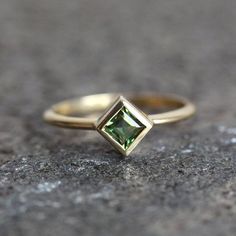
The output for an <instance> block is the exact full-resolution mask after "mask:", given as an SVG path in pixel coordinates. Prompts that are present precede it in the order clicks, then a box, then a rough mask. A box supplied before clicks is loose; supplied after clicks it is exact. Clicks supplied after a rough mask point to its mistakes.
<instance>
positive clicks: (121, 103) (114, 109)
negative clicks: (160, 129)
mask: <svg viewBox="0 0 236 236" xmlns="http://www.w3.org/2000/svg"><path fill="white" fill-rule="evenodd" d="M122 107H126V108H127V109H128V110H129V112H130V113H131V114H132V115H133V116H134V117H135V118H136V119H138V120H139V121H140V122H141V123H142V124H143V125H144V126H145V128H144V129H143V131H142V132H141V133H140V134H139V135H138V137H137V138H136V139H135V141H134V142H133V143H132V144H131V145H130V147H129V148H128V149H126V150H125V149H124V148H123V147H122V146H121V145H120V144H119V143H118V142H117V141H116V140H114V139H113V138H112V137H111V136H110V135H109V134H107V133H106V132H105V131H104V130H103V128H104V126H105V125H106V124H107V122H108V121H109V120H110V119H111V118H112V117H114V116H115V115H116V114H117V113H118V112H119V111H120V109H121V108H122ZM152 127H153V122H152V121H151V120H150V119H149V118H148V117H147V116H146V115H145V114H144V113H143V112H142V111H140V110H139V109H138V108H136V107H135V106H134V105H133V104H132V103H130V102H129V101H128V100H127V99H125V98H124V97H123V96H119V97H118V98H117V100H116V101H115V102H114V104H113V105H112V106H111V107H110V108H108V110H107V111H105V113H104V114H103V115H102V116H101V118H100V119H99V120H98V122H97V125H96V129H97V131H98V132H99V133H100V134H101V135H102V136H103V137H104V138H105V139H106V140H108V141H109V142H110V143H111V144H112V145H113V146H114V147H115V148H116V149H117V150H118V151H120V152H121V153H122V154H123V155H125V156H128V155H129V154H130V153H131V152H132V151H133V150H134V148H135V147H136V146H137V145H138V144H139V142H140V141H141V140H142V139H143V138H144V136H145V135H146V134H147V133H148V132H149V131H150V130H151V128H152Z"/></svg>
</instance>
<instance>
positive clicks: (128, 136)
mask: <svg viewBox="0 0 236 236" xmlns="http://www.w3.org/2000/svg"><path fill="white" fill-rule="evenodd" d="M145 128H146V127H145V126H144V125H143V124H142V123H141V122H140V121H139V120H138V119H136V118H135V117H134V116H133V115H132V114H131V112H130V111H129V110H128V109H127V108H126V107H122V108H121V109H120V110H119V111H118V113H117V114H115V115H114V116H113V117H112V118H111V119H110V120H109V121H108V122H107V124H106V125H105V126H104V128H103V130H104V131H105V132H106V133H107V134H109V135H110V136H111V137H112V138H113V139H114V140H115V141H116V142H118V143H119V144H120V145H121V146H122V147H123V148H124V150H127V149H128V148H129V147H130V145H131V144H132V143H133V142H134V141H135V139H136V138H137V137H138V136H139V134H140V133H141V132H142V131H143V130H144V129H145Z"/></svg>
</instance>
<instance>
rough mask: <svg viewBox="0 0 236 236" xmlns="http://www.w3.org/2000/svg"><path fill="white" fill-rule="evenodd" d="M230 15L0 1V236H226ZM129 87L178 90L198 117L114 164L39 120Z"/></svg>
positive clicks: (235, 159)
mask: <svg viewBox="0 0 236 236" xmlns="http://www.w3.org/2000/svg"><path fill="white" fill-rule="evenodd" d="M235 23H236V1H235V0H224V1H222V0H197V1H195V0H164V1H163V0H145V1H144V0H143V1H141V0H107V1H105V0H100V1H98V0H89V1H87V0H79V1H78V0H66V1H65V0H50V1H49V0H40V1H33V0H21V1H19V0H1V2H0V163H1V166H0V235H3V236H16V235H24V236H31V235H34V236H39V235H50V236H54V235H56V236H62V235H68V236H74V235H86V236H87V235H93V236H111V235H112V236H113V235H114V236H116V235H117V236H120V235H123V236H131V235H136V236H141V235H142V236H143V235H144V236H155V235H156V236H189V235H191V236H205V235H207V236H208V235H214V236H221V235H224V236H225V235H227V236H230V235H232V236H233V235H235V232H236V225H235V221H236V173H235V170H236V156H235V154H236V123H235V117H236V110H235V108H236V105H235V101H236V93H235V89H236V66H235V63H236V43H235V42H236V27H235ZM130 90H132V91H140V90H141V91H143V90H152V91H160V92H168V93H177V94H181V95H184V96H187V97H189V98H191V99H192V100H193V101H195V103H196V104H197V106H198V115H197V116H196V117H195V118H194V119H192V120H190V121H187V122H183V123H180V124H178V125H171V126H162V127H159V128H156V129H155V130H153V131H152V132H151V133H150V134H149V135H148V136H147V137H146V138H145V140H144V141H143V142H142V144H141V145H140V146H139V147H138V148H137V149H136V151H135V152H134V153H133V155H132V156H131V157H129V158H126V159H123V158H121V157H120V156H119V154H117V153H116V152H115V151H114V150H113V149H112V147H111V146H109V145H108V144H107V143H106V142H105V141H104V139H103V138H101V137H100V136H99V135H98V134H97V133H96V132H86V131H77V130H76V131H75V130H74V131H73V130H63V129H58V128H54V127H50V126H48V125H46V124H44V123H43V122H42V120H41V114H42V112H43V110H44V109H45V108H47V107H48V106H49V105H51V104H52V103H54V102H56V101H59V100H61V99H64V98H70V97H73V96H76V95H84V94H91V93H99V92H111V91H116V92H117V91H120V92H126V91H130Z"/></svg>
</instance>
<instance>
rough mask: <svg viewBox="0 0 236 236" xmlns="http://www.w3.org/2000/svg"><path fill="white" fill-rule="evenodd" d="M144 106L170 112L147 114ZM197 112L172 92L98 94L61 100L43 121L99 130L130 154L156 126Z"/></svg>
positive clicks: (191, 105) (182, 118)
mask: <svg viewBox="0 0 236 236" xmlns="http://www.w3.org/2000/svg"><path fill="white" fill-rule="evenodd" d="M141 108H142V109H151V110H154V109H169V111H167V112H162V113H158V114H151V115H146V114H145V113H144V112H143V111H141V110H140V109H141ZM195 111H196V109H195V106H194V105H193V104H192V103H191V102H190V101H189V100H187V99H185V98H182V97H178V96H173V95H164V96H159V95H155V94H153V93H147V94H142V95H128V96H126V98H124V97H123V96H122V95H119V94H96V95H90V96H85V97H80V98H76V99H71V100H66V101H63V102H60V103H58V104H56V105H54V106H52V107H51V108H50V109H49V110H47V111H46V112H45V113H44V120H45V121H46V122H48V123H50V124H52V125H55V126H59V127H64V128H73V129H88V130H97V131H98V132H99V133H100V134H102V136H104V137H105V138H106V139H107V140H108V141H109V142H110V143H111V144H112V145H113V146H114V147H115V148H116V149H117V150H119V151H120V152H121V153H122V154H123V155H129V154H130V153H131V151H132V150H133V149H134V148H135V147H136V146H137V144H138V143H139V142H140V141H141V140H142V139H143V137H144V136H145V135H146V134H147V133H148V132H149V131H150V129H151V128H152V127H153V125H158V124H165V123H173V122H177V121H181V120H184V119H187V118H189V117H190V116H192V115H193V114H194V113H195ZM102 112H103V114H102V115H101V113H102Z"/></svg>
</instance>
